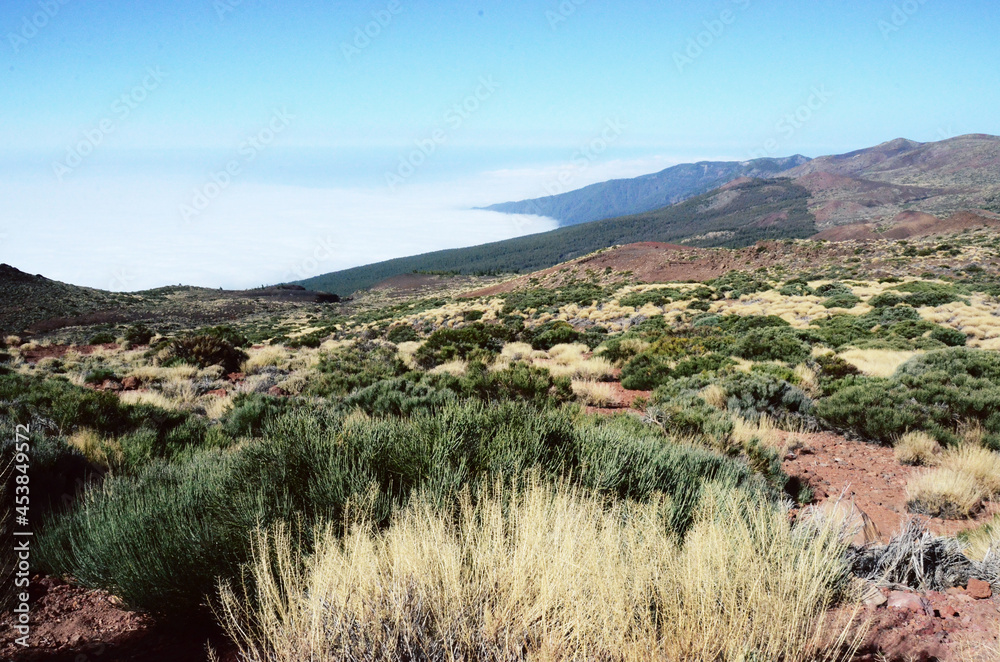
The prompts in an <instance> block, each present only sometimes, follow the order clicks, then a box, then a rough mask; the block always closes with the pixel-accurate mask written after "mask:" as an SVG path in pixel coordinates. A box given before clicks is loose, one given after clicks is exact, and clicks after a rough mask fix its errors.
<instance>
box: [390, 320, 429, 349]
mask: <svg viewBox="0 0 1000 662" xmlns="http://www.w3.org/2000/svg"><path fill="white" fill-rule="evenodd" d="M385 339H386V340H388V341H389V342H391V343H396V344H397V345H398V344H399V343H402V342H413V341H416V340H420V335H419V334H418V333H417V330H416V329H414V328H413V327H412V326H410V325H409V324H397V325H396V326H393V327H390V328H389V330H388V331H387V332H386V334H385Z"/></svg>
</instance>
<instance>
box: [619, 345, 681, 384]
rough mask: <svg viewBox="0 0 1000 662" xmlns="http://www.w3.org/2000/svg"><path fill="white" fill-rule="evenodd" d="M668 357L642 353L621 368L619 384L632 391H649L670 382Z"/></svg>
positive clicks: (669, 361)
mask: <svg viewBox="0 0 1000 662" xmlns="http://www.w3.org/2000/svg"><path fill="white" fill-rule="evenodd" d="M670 363H671V360H670V358H669V357H667V356H664V355H661V354H655V353H651V352H643V353H642V354H639V355H638V356H636V357H634V358H632V359H630V360H629V361H628V363H626V364H625V365H624V366H623V367H622V372H621V384H622V387H623V388H627V389H629V390H632V391H651V390H653V389H654V388H656V387H657V386H660V385H661V384H664V383H665V382H667V381H668V380H670V372H671V370H670Z"/></svg>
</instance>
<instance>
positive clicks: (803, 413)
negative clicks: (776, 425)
mask: <svg viewBox="0 0 1000 662" xmlns="http://www.w3.org/2000/svg"><path fill="white" fill-rule="evenodd" d="M719 385H720V386H721V387H722V389H723V390H725V392H726V394H727V396H728V397H727V399H726V409H727V410H728V411H729V412H730V413H732V414H735V415H737V416H740V417H741V418H744V419H746V420H748V421H751V422H756V421H758V420H760V418H761V417H762V416H767V417H769V418H771V419H773V420H775V421H779V422H787V421H789V420H791V419H799V420H801V419H804V418H805V417H808V416H811V415H812V414H813V410H814V407H813V402H812V400H811V399H810V398H809V396H807V395H806V394H805V393H804V392H803V391H802V390H801V389H799V388H798V387H796V386H793V385H792V384H790V383H789V382H788V381H786V380H784V379H781V378H779V377H775V376H773V375H767V374H762V373H759V372H758V373H753V374H747V373H742V372H734V373H732V374H730V375H729V376H727V377H726V378H725V379H723V380H722V381H721V382H720V383H719Z"/></svg>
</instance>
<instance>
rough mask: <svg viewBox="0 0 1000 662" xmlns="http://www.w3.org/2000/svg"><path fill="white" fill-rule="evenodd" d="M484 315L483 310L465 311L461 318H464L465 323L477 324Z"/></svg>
mask: <svg viewBox="0 0 1000 662" xmlns="http://www.w3.org/2000/svg"><path fill="white" fill-rule="evenodd" d="M485 314H486V311H485V310H467V311H465V313H464V315H463V317H465V321H466V322H478V321H479V320H481V319H483V316H484V315H485Z"/></svg>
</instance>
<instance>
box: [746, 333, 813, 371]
mask: <svg viewBox="0 0 1000 662" xmlns="http://www.w3.org/2000/svg"><path fill="white" fill-rule="evenodd" d="M810 351H811V348H810V347H809V345H808V344H806V343H805V342H803V341H802V340H800V339H799V337H798V335H797V334H796V333H795V332H794V331H793V330H791V329H785V328H780V327H767V328H759V329H752V330H750V331H747V332H746V333H745V334H743V335H742V336H741V337H740V339H739V340H737V341H736V343H735V345H734V346H733V355H734V356H738V357H740V358H743V359H747V360H748V361H783V362H785V363H792V364H796V363H801V362H803V361H805V360H806V359H807V358H808V357H809V354H810Z"/></svg>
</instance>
